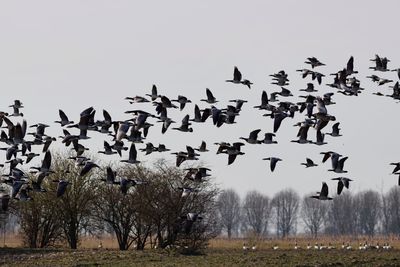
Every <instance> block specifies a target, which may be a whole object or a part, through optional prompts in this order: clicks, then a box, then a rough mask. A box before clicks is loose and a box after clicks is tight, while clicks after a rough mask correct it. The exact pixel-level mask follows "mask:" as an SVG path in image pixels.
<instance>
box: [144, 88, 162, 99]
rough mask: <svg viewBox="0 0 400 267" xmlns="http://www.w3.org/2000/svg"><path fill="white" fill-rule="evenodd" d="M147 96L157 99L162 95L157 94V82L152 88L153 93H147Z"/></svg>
mask: <svg viewBox="0 0 400 267" xmlns="http://www.w3.org/2000/svg"><path fill="white" fill-rule="evenodd" d="M146 96H150V97H151V101H155V100H156V99H157V98H158V97H160V95H158V94H157V86H156V85H155V84H153V86H152V88H151V94H146Z"/></svg>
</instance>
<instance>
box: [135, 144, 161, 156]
mask: <svg viewBox="0 0 400 267" xmlns="http://www.w3.org/2000/svg"><path fill="white" fill-rule="evenodd" d="M139 150H140V151H142V152H146V155H149V154H151V153H153V152H154V151H157V148H156V147H154V145H153V143H150V142H149V143H146V147H145V148H141V149H139Z"/></svg>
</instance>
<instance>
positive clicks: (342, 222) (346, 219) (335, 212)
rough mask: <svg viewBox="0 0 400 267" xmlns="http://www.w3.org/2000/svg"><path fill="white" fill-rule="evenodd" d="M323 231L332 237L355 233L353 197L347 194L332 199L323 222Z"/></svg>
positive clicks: (355, 217) (355, 219) (355, 221)
mask: <svg viewBox="0 0 400 267" xmlns="http://www.w3.org/2000/svg"><path fill="white" fill-rule="evenodd" d="M325 226H326V227H325V231H326V233H328V234H333V235H354V234H356V233H357V230H356V229H357V216H356V215H355V212H354V201H353V197H352V195H351V194H350V193H349V192H346V193H342V195H340V196H338V197H336V198H334V199H333V201H332V202H331V203H330V205H329V209H328V216H327V217H326V221H325Z"/></svg>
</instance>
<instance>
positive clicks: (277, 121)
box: [273, 111, 288, 133]
mask: <svg viewBox="0 0 400 267" xmlns="http://www.w3.org/2000/svg"><path fill="white" fill-rule="evenodd" d="M286 117H288V114H287V113H285V112H282V111H278V112H274V113H273V118H274V133H276V132H277V131H278V129H279V127H280V126H281V123H282V121H283V120H284V119H285V118H286Z"/></svg>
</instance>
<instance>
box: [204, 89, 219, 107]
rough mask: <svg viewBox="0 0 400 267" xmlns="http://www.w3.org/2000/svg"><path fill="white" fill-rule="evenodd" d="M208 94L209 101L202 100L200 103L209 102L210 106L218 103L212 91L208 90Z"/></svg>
mask: <svg viewBox="0 0 400 267" xmlns="http://www.w3.org/2000/svg"><path fill="white" fill-rule="evenodd" d="M206 94H207V99H200V101H204V102H207V103H208V104H215V103H217V102H218V101H217V99H216V98H215V97H214V95H213V94H212V92H211V90H210V89H208V88H206Z"/></svg>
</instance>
